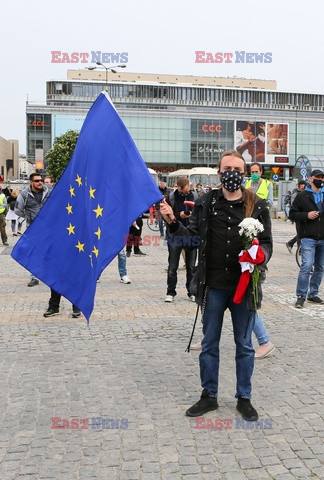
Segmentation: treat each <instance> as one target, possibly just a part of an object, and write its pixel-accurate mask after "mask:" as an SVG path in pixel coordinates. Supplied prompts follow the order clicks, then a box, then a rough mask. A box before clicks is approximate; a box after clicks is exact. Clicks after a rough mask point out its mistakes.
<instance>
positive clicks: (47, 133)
mask: <svg viewBox="0 0 324 480" xmlns="http://www.w3.org/2000/svg"><path fill="white" fill-rule="evenodd" d="M51 132H52V115H50V114H44V113H27V129H26V135H27V158H28V161H29V162H32V163H34V162H35V149H39V148H41V149H43V151H44V155H45V153H46V152H47V151H48V150H49V149H50V148H51V146H52V138H51Z"/></svg>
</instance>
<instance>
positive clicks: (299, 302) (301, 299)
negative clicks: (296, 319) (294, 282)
mask: <svg viewBox="0 0 324 480" xmlns="http://www.w3.org/2000/svg"><path fill="white" fill-rule="evenodd" d="M304 303H305V298H304V297H297V302H296V303H295V308H303V306H304Z"/></svg>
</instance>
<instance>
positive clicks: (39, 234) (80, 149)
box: [12, 93, 162, 321]
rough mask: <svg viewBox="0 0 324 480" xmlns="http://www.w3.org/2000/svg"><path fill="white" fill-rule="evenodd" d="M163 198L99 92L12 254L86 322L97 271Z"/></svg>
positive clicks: (111, 106) (105, 264)
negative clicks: (63, 166) (69, 153)
mask: <svg viewBox="0 0 324 480" xmlns="http://www.w3.org/2000/svg"><path fill="white" fill-rule="evenodd" d="M161 199H162V197H161V193H160V191H159V189H158V188H157V186H156V185H155V183H154V181H153V179H152V177H151V175H150V173H149V171H148V169H147V167H146V165H145V163H144V161H143V159H142V157H141V155H140V153H139V152H138V150H137V148H136V146H135V144H134V142H133V140H132V138H131V136H130V134H129V132H128V130H127V129H126V127H125V125H124V123H123V122H122V120H121V118H120V117H119V115H118V113H117V112H116V110H115V108H114V107H113V105H112V104H111V102H110V100H109V97H108V96H107V95H106V94H105V93H101V94H100V95H99V97H98V98H97V100H96V101H95V103H94V104H93V106H92V107H91V109H90V111H89V113H88V115H87V117H86V119H85V121H84V124H83V127H82V129H81V132H80V135H79V139H78V141H77V144H76V147H75V150H74V153H73V156H72V158H71V160H70V162H69V163H68V166H67V167H66V169H65V171H64V173H63V175H62V177H61V178H60V180H59V182H58V183H57V185H56V186H55V187H54V189H53V192H52V193H51V195H50V196H49V198H48V200H47V202H46V203H45V204H44V206H43V207H42V209H41V210H40V212H39V213H38V215H37V217H36V219H35V220H34V221H33V223H32V224H31V225H30V227H29V228H28V229H27V230H26V232H25V233H24V235H23V236H22V237H21V238H20V239H19V241H18V242H17V244H16V246H15V247H14V249H13V251H12V257H13V258H14V259H15V260H17V262H19V263H20V264H21V265H22V266H23V267H25V268H26V269H27V270H29V271H30V272H32V273H33V274H34V275H35V276H36V277H37V278H39V279H40V280H42V281H43V282H44V283H46V284H47V285H48V286H49V287H52V288H53V289H54V290H55V291H57V292H58V293H60V294H61V295H63V296H64V297H66V298H67V299H68V300H70V301H71V302H72V303H73V304H74V305H76V306H77V307H78V308H79V309H80V310H81V311H82V312H83V314H84V315H85V317H86V318H87V320H88V321H89V318H90V315H91V312H92V310H93V305H94V296H95V292H96V285H97V279H98V278H99V277H100V274H101V272H102V271H103V269H104V268H105V267H106V266H107V265H108V264H109V263H110V262H111V260H112V259H113V258H114V257H115V256H116V255H117V254H118V253H119V252H120V250H121V249H122V248H123V246H124V244H125V238H126V235H127V234H128V231H129V228H130V226H131V224H132V222H133V221H134V220H136V219H137V218H138V217H139V216H140V215H141V214H142V213H143V212H145V211H147V210H148V208H149V207H150V206H151V205H153V204H154V203H155V202H157V201H159V200H161Z"/></svg>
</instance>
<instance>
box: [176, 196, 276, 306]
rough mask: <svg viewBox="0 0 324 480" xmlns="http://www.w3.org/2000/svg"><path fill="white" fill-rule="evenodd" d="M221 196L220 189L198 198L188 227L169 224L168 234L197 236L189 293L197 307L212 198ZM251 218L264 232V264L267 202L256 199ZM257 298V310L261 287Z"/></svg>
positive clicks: (203, 276)
mask: <svg viewBox="0 0 324 480" xmlns="http://www.w3.org/2000/svg"><path fill="white" fill-rule="evenodd" d="M220 196H223V193H222V189H219V190H212V191H211V192H209V193H207V194H206V195H204V196H202V197H200V198H199V199H198V200H196V202H195V206H194V209H193V212H192V215H191V217H190V223H189V226H188V227H187V228H186V227H184V226H183V225H182V224H181V223H180V222H176V223H173V224H170V226H169V227H170V233H173V234H175V235H177V236H178V235H183V236H194V237H197V236H199V238H200V245H199V256H198V266H197V270H196V273H195V276H194V279H193V288H192V289H191V292H190V293H192V294H193V295H195V297H196V302H197V303H198V304H199V305H202V303H203V298H204V292H205V287H206V269H207V262H206V255H207V240H208V221H209V214H210V207H211V203H212V200H213V198H215V200H216V202H217V200H218V199H219V198H220ZM252 217H253V218H255V219H258V220H259V221H260V222H261V223H262V224H263V226H264V231H263V232H262V233H261V234H260V236H259V241H260V246H261V247H262V250H263V251H264V254H265V262H264V264H266V263H267V262H268V261H269V259H270V258H271V255H272V234H271V220H270V215H269V209H268V208H267V202H266V201H265V200H262V199H259V198H258V199H257V201H256V204H255V207H254V210H253V214H252ZM237 261H238V259H237ZM259 293H260V294H259V296H258V297H259V298H258V308H260V306H261V298H262V292H261V287H260V288H259ZM247 295H248V308H251V309H254V307H253V298H252V293H251V288H249V290H248V293H247Z"/></svg>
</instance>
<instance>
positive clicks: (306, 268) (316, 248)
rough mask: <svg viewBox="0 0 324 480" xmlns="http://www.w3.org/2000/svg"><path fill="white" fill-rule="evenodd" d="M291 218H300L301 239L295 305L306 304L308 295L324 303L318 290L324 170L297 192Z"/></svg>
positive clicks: (323, 268)
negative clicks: (300, 260) (302, 189)
mask: <svg viewBox="0 0 324 480" xmlns="http://www.w3.org/2000/svg"><path fill="white" fill-rule="evenodd" d="M289 218H290V220H292V221H294V222H296V227H297V236H298V238H299V240H300V243H301V258H302V264H301V267H300V269H299V274H298V279H297V287H296V296H297V301H296V303H295V308H303V306H304V303H305V300H306V298H307V301H308V302H310V303H313V304H315V305H322V304H324V300H323V299H322V298H320V297H319V296H318V290H319V287H320V285H321V282H322V278H323V272H324V171H322V170H319V169H315V170H313V171H312V172H311V175H310V177H309V185H307V186H306V188H305V190H304V191H303V192H299V193H298V194H297V196H296V198H295V200H294V201H293V204H292V206H291V209H290V215H289Z"/></svg>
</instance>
